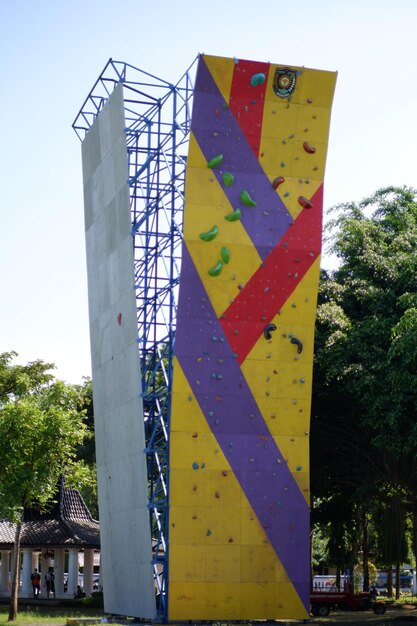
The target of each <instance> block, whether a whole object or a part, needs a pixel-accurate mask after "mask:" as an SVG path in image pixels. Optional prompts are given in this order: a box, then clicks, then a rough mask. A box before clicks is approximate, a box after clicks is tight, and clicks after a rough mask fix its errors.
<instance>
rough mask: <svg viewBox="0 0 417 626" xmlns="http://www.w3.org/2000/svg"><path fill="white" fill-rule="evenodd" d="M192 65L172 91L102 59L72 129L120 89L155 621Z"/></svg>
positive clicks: (161, 585) (163, 596) (162, 556)
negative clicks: (122, 104) (132, 258)
mask: <svg viewBox="0 0 417 626" xmlns="http://www.w3.org/2000/svg"><path fill="white" fill-rule="evenodd" d="M195 65H196V62H195V61H194V63H193V64H192V65H191V67H190V68H189V69H188V70H187V71H186V72H185V73H184V75H183V76H182V77H181V79H180V80H179V81H178V83H177V84H175V85H173V84H171V83H168V82H166V81H164V80H162V79H159V78H156V77H155V76H152V75H151V74H149V73H147V72H144V71H143V70H140V69H138V68H136V67H133V66H132V65H128V64H127V63H123V62H120V61H113V60H112V59H110V60H109V61H108V63H107V64H106V66H105V68H104V70H103V71H102V73H101V74H100V76H99V78H98V79H97V81H96V83H95V84H94V86H93V88H92V90H91V92H90V94H89V95H88V96H87V98H86V100H85V102H84V104H83V106H82V108H81V110H80V112H79V114H78V116H77V118H76V120H75V122H74V124H73V128H74V130H75V132H76V133H77V135H78V137H79V138H80V139H81V140H82V139H84V137H85V135H86V133H87V132H88V131H89V129H90V127H91V125H92V124H93V122H94V120H95V118H96V117H97V115H98V114H99V113H100V111H101V110H102V108H103V106H104V104H105V102H106V100H107V99H108V97H109V96H110V94H111V93H112V91H113V89H114V87H115V85H116V84H117V83H119V82H121V83H123V92H124V107H125V132H126V150H127V154H128V163H129V172H128V177H129V178H128V182H129V188H130V206H131V217H132V243H133V249H134V270H135V289H136V302H137V321H138V345H139V353H140V359H141V367H142V381H141V382H142V395H143V409H144V419H145V438H146V446H147V447H146V455H147V467H148V490H149V504H148V506H149V512H150V520H151V529H152V543H153V545H152V553H153V569H154V577H155V589H156V594H157V609H158V616H159V617H160V618H161V619H166V617H167V610H168V585H167V580H168V551H167V549H166V547H167V544H168V528H169V525H168V510H169V506H168V502H169V493H168V472H169V432H170V412H171V390H172V359H173V348H174V338H175V322H176V309H177V298H178V284H179V273H180V264H181V243H182V220H183V207H184V184H185V168H186V158H187V156H186V155H187V152H188V140H189V131H190V123H191V103H192V95H193V75H194V72H195Z"/></svg>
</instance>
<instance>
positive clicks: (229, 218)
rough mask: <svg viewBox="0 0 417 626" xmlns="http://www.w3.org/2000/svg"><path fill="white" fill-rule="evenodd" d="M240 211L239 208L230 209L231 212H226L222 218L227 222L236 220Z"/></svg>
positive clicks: (239, 215) (238, 218)
mask: <svg viewBox="0 0 417 626" xmlns="http://www.w3.org/2000/svg"><path fill="white" fill-rule="evenodd" d="M241 215H242V213H241V210H240V209H236V210H235V211H232V212H231V213H228V214H227V215H225V216H224V219H225V220H227V221H228V222H236V221H237V220H240V217H241Z"/></svg>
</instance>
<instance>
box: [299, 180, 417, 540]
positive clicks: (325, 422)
mask: <svg viewBox="0 0 417 626" xmlns="http://www.w3.org/2000/svg"><path fill="white" fill-rule="evenodd" d="M333 211H334V213H335V217H334V219H333V220H332V221H331V222H330V225H329V231H328V242H329V243H330V246H331V250H332V252H333V253H334V254H336V255H337V257H338V259H339V266H338V267H337V269H336V270H334V271H332V272H330V271H327V272H326V271H324V272H322V277H321V287H320V296H319V305H318V313H317V324H316V346H315V369H314V389H313V407H312V426H311V436H312V467H311V470H312V491H313V497H314V496H315V497H316V498H318V501H319V502H320V503H321V505H320V506H321V508H323V506H324V503H325V502H327V501H330V502H333V503H337V502H339V503H340V505H342V504H343V503H349V507H350V509H351V510H352V514H353V512H355V514H354V515H355V516H359V518H360V519H364V516H367V515H368V513H369V514H370V515H372V510H375V507H373V503H374V502H375V501H380V502H381V503H385V504H386V502H387V499H388V498H392V497H394V496H395V495H398V496H401V498H402V499H403V500H404V504H405V505H406V506H407V507H408V510H409V511H411V510H412V509H414V511H415V509H416V506H415V505H414V506H413V503H414V502H415V500H416V498H417V480H416V479H417V426H416V423H417V419H416V417H417V415H416V411H417V385H415V372H416V371H417V296H416V286H417V284H416V276H417V248H416V241H417V192H416V191H415V190H413V189H410V188H396V187H387V188H385V189H381V190H379V191H377V192H376V193H375V194H373V195H372V196H371V197H369V198H365V199H364V200H362V201H361V202H360V203H358V204H355V203H345V204H342V205H339V206H338V207H335V209H334V210H333ZM399 456H401V460H402V462H401V464H400V463H398V457H399ZM404 466H406V467H407V470H406V471H404ZM370 505H371V506H370ZM349 507H348V508H349ZM319 509H320V507H319ZM328 511H329V507H328ZM334 511H336V513H335V514H338V512H339V511H340V509H338V507H337V506H335V507H334ZM317 513H318V514H320V510H319V511H318V512H317ZM414 515H415V512H414ZM337 519H338V518H335V530H337V528H342V530H340V532H341V533H342V532H344V531H343V527H341V526H340V524H339V523H338V522H337V523H336V520H337ZM367 519H368V518H367ZM328 521H332V520H331V518H328ZM352 521H353V522H354V523H353V526H352V528H358V531H359V532H361V533H362V530H361V526H362V525H361V524H356V523H355V521H354V520H352ZM414 527H415V528H417V521H416V520H415V519H414ZM414 537H416V534H414ZM364 539H365V540H366V536H364V535H363V533H362V541H364ZM342 540H343V537H339V539H337V538H336V539H335V543H336V545H342V543H341V542H342ZM352 540H353V538H352ZM414 545H415V546H416V545H417V541H416V540H415V539H414Z"/></svg>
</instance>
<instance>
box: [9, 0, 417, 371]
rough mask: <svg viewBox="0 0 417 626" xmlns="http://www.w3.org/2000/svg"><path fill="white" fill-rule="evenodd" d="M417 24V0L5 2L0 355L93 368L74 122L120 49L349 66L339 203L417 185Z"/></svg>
mask: <svg viewBox="0 0 417 626" xmlns="http://www.w3.org/2000/svg"><path fill="white" fill-rule="evenodd" d="M416 24H417V2H416V0H396V1H395V2H393V1H392V0H391V1H390V2H388V1H387V0H348V1H345V0H315V1H314V2H313V1H312V0H285V1H283V0H257V1H256V2H255V1H253V0H250V1H249V0H211V1H206V2H203V1H201V0H157V1H155V2H152V1H150V0H148V1H147V2H144V1H143V0H117V1H116V0H100V2H99V1H98V0H83V1H80V0H71V1H70V0H0V46H1V55H0V65H1V79H2V80H1V83H2V87H1V100H0V107H1V109H0V112H1V115H0V214H1V227H0V260H1V294H0V298H1V317H0V352H4V351H9V350H15V351H17V352H18V353H19V360H20V361H21V362H26V361H29V360H34V359H37V358H41V359H43V360H45V361H48V362H53V363H55V364H56V366H57V370H56V374H57V376H58V377H60V378H63V379H64V380H67V381H68V382H74V383H76V382H80V381H81V379H82V377H83V376H89V375H90V374H91V364H90V348H89V334H88V307H87V279H86V264H85V246H84V223H83V199H82V178H81V144H80V141H79V139H78V138H77V136H76V135H75V133H74V131H73V130H72V128H71V125H72V122H73V121H74V119H75V117H76V115H77V113H78V111H79V109H80V108H81V105H82V103H83V101H84V99H85V97H86V96H87V95H88V93H89V91H90V89H91V88H92V86H93V84H94V82H95V80H96V79H97V77H98V75H99V74H100V72H101V70H102V69H103V67H104V65H105V64H106V62H107V61H108V59H109V58H110V57H111V58H113V59H115V60H117V61H125V62H128V63H130V64H132V65H134V66H136V67H139V68H140V69H143V70H146V71H149V72H150V73H152V74H154V75H156V76H158V77H160V78H163V79H166V80H168V81H170V82H176V81H177V80H178V79H179V78H180V76H181V75H182V73H183V72H184V70H185V69H187V67H188V66H189V65H190V64H191V62H192V61H193V60H194V58H195V57H196V55H197V54H198V53H199V52H205V53H206V54H213V55H218V56H232V57H233V56H235V57H237V58H239V57H240V58H244V59H253V60H257V61H271V62H274V63H282V64H288V65H304V66H307V67H313V68H318V69H325V70H332V71H334V70H337V71H338V80H337V85H336V95H335V100H334V106H333V113H332V124H331V132H330V142H329V151H328V159H327V169H326V178H325V207H329V206H332V205H334V204H337V203H339V202H344V201H349V200H360V199H361V198H362V197H364V196H366V195H368V194H371V193H372V192H373V191H375V190H376V189H378V188H380V187H383V186H385V185H390V184H394V185H408V186H412V187H417V159H416V152H417V43H416V42H417V37H416ZM324 265H325V263H324Z"/></svg>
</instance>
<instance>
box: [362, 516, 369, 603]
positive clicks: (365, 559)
mask: <svg viewBox="0 0 417 626" xmlns="http://www.w3.org/2000/svg"><path fill="white" fill-rule="evenodd" d="M362 524H363V541H362V565H363V591H369V537H368V517H367V515H366V513H365V512H364V513H363V519H362Z"/></svg>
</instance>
